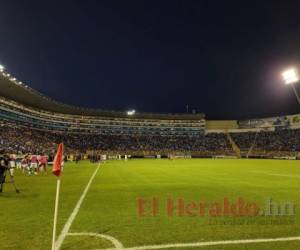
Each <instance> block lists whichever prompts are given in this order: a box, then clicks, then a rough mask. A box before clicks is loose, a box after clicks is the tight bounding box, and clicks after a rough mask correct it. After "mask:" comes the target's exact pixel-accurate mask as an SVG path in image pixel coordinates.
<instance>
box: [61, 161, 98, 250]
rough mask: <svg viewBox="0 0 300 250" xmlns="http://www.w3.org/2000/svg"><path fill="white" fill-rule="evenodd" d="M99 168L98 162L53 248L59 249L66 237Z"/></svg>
mask: <svg viewBox="0 0 300 250" xmlns="http://www.w3.org/2000/svg"><path fill="white" fill-rule="evenodd" d="M99 168H100V163H99V164H98V166H97V168H96V170H95V171H94V173H93V175H92V176H91V178H90V180H89V182H88V184H87V185H86V187H85V189H84V191H83V193H82V195H81V196H80V199H79V200H78V202H77V204H76V206H75V208H74V210H73V212H72V214H71V215H70V217H69V219H68V220H67V222H66V224H65V225H64V228H63V230H62V231H61V233H60V235H59V236H58V238H57V241H56V243H55V249H56V250H59V249H60V247H61V245H62V243H63V241H64V239H65V238H66V236H67V234H68V232H69V230H70V227H71V225H72V223H73V221H74V219H75V217H76V215H77V214H78V211H79V209H80V206H81V204H82V202H83V200H84V198H85V196H86V194H87V192H88V190H89V188H90V186H91V184H92V181H93V179H94V178H95V176H96V174H97V172H98V170H99Z"/></svg>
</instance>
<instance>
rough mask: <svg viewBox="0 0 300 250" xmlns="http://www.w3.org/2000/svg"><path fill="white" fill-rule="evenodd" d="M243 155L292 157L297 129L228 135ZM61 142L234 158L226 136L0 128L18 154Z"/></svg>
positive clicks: (7, 146) (69, 148) (6, 146)
mask: <svg viewBox="0 0 300 250" xmlns="http://www.w3.org/2000/svg"><path fill="white" fill-rule="evenodd" d="M230 135H231V137H232V138H233V140H234V141H235V143H236V145H237V146H238V147H239V148H240V150H241V153H242V155H247V154H249V153H256V154H265V155H268V154H278V155H280V154H285V153H288V154H295V152H299V151H300V130H291V129H285V130H278V131H272V132H271V131H260V132H243V133H231V134H230ZM60 142H63V143H64V144H65V148H66V152H67V153H68V152H74V153H85V152H86V151H89V150H93V151H100V152H101V151H102V152H115V153H126V154H130V153H132V152H153V153H155V154H156V153H157V154H159V153H166V154H167V153H172V152H192V153H195V152H196V153H198V154H201V155H206V156H214V155H234V152H233V150H232V146H231V144H230V142H229V140H228V139H227V135H226V134H225V133H207V134H199V135H197V136H159V135H152V136H150V135H141V134H140V135H101V134H72V133H62V132H51V131H40V130H36V129H29V128H25V127H18V126H13V125H8V124H2V125H1V126H0V151H6V152H8V153H20V154H27V153H32V154H41V153H46V154H53V153H54V152H55V150H56V148H57V144H58V143H60Z"/></svg>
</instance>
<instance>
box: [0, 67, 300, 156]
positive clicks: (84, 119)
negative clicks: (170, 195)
mask: <svg viewBox="0 0 300 250" xmlns="http://www.w3.org/2000/svg"><path fill="white" fill-rule="evenodd" d="M0 125H1V137H2V138H1V141H0V143H1V144H2V145H1V144H0V147H2V149H7V144H6V140H10V139H9V138H6V137H7V136H8V134H10V136H11V137H16V136H17V134H19V135H20V134H23V136H24V133H25V134H26V136H27V141H26V140H25V144H26V145H31V144H35V138H42V137H44V138H45V140H46V141H48V145H50V144H53V145H54V144H55V143H58V142H59V141H60V140H65V141H67V146H68V147H69V150H70V151H80V152H82V151H85V152H86V151H91V150H93V151H99V152H102V153H103V152H105V153H108V154H116V153H118V154H131V155H137V156H150V155H158V154H159V155H169V154H174V155H176V154H177V155H180V154H184V155H190V156H201V157H211V156H219V157H221V156H227V157H243V156H246V157H249V156H256V157H295V158H297V157H298V156H299V151H300V132H299V128H300V115H290V116H283V117H272V118H264V119H251V120H244V121H237V120H230V121H209V120H206V119H205V115H204V114H150V113H136V114H134V115H133V116H129V115H128V114H127V113H126V112H120V111H118V112H116V111H106V110H96V109H87V108H81V107H74V106H70V105H66V104H63V103H60V102H57V101H54V100H52V99H50V98H48V97H46V96H44V95H42V94H41V93H39V92H37V91H35V90H33V89H31V88H30V87H28V86H26V85H24V84H23V83H20V82H18V81H17V80H16V79H14V78H11V77H10V76H9V74H7V73H5V72H2V74H0ZM47 134H48V135H50V137H49V136H47ZM31 137H34V138H31ZM51 137H52V138H53V141H51ZM41 140H42V139H41ZM90 141H92V143H91V142H90ZM13 143H16V139H15V140H14V142H12V143H10V144H9V147H8V148H10V149H9V150H11V151H12V150H20V149H21V148H22V147H17V149H16V148H15V149H14V146H13ZM28 148H29V149H30V150H32V149H33V148H34V146H33V145H31V147H27V148H26V146H23V150H22V151H26V150H29V149H28ZM45 150H47V149H43V148H42V146H40V147H39V151H45Z"/></svg>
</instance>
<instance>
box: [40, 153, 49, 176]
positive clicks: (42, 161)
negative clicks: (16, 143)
mask: <svg viewBox="0 0 300 250" xmlns="http://www.w3.org/2000/svg"><path fill="white" fill-rule="evenodd" d="M47 165H48V158H47V156H46V155H45V154H41V156H40V157H39V171H40V168H42V169H43V170H44V171H45V173H46V174H47Z"/></svg>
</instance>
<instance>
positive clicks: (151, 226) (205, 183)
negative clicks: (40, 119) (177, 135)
mask: <svg viewBox="0 0 300 250" xmlns="http://www.w3.org/2000/svg"><path fill="white" fill-rule="evenodd" d="M95 168H96V164H91V163H88V162H82V163H80V164H78V165H76V164H74V163H68V164H66V167H65V169H64V173H63V178H62V187H61V199H60V207H59V224H58V232H59V233H60V231H61V229H62V227H63V225H64V224H65V222H66V220H67V219H68V217H69V215H70V213H71V212H72V211H73V208H74V206H75V205H76V203H77V201H78V199H79V197H80V196H81V194H82V192H83V190H84V188H85V186H86V184H87V182H88V180H89V178H90V177H91V175H92V173H93V172H94V170H95ZM16 182H17V185H18V186H19V187H20V189H21V194H15V193H14V192H13V188H12V187H11V186H10V185H9V184H7V185H6V188H5V192H4V193H3V194H1V195H0V220H1V224H0V225H1V230H0V249H13V250H15V249H22V250H23V249H50V247H51V233H52V219H53V209H54V197H55V188H56V181H55V177H54V176H52V175H51V174H48V175H47V176H44V175H43V174H41V175H39V176H25V175H23V174H22V173H20V172H17V174H16ZM153 197H156V198H157V199H158V200H159V213H158V215H157V216H155V217H153V216H150V215H149V216H148V215H147V216H144V217H141V216H139V215H138V213H137V199H138V198H144V199H149V200H150V199H151V198H153ZM224 197H228V198H229V200H230V201H231V202H234V201H236V199H237V198H238V197H242V198H243V199H244V200H245V201H246V202H255V203H257V204H258V205H259V206H261V207H263V206H264V204H265V202H266V199H267V198H268V197H271V198H272V199H273V200H274V202H286V201H289V202H292V203H294V204H295V205H296V215H295V216H284V217H278V216H273V217H262V216H259V217H252V218H249V217H214V218H213V217H210V216H209V215H208V214H206V215H205V216H194V217H191V216H187V215H186V216H177V215H174V216H173V217H169V216H168V215H167V213H166V208H165V202H166V200H167V199H168V198H171V199H174V200H176V199H178V198H182V199H184V201H185V202H186V203H188V202H193V201H194V202H206V203H210V202H220V203H222V202H223V198H224ZM299 205H300V166H299V162H298V161H280V160H278V161H274V160H210V159H207V160H205V159H201V160H197V159H192V160H158V159H156V160H128V161H127V162H125V161H117V160H116V161H109V162H107V163H105V164H104V165H102V166H101V168H100V170H99V172H98V174H97V175H96V177H95V179H94V182H93V183H92V185H91V188H90V190H89V192H88V194H87V196H86V197H85V200H84V202H83V204H82V206H81V208H80V211H79V213H78V215H77V217H76V219H75V221H74V223H73V224H72V226H71V230H70V231H71V232H94V233H100V234H107V235H111V236H113V237H115V238H116V239H118V240H119V241H120V242H122V243H123V245H124V246H125V247H134V246H141V245H155V244H168V243H185V242H198V241H217V240H235V239H252V238H273V237H286V236H300V223H299V222H300V220H299V218H300V216H299V214H298V210H297V208H298V207H299ZM111 246H112V245H111V244H110V243H109V242H107V241H106V240H103V239H94V238H90V237H86V236H85V237H74V236H72V237H70V236H68V237H67V238H66V239H65V241H64V244H63V246H62V249H65V250H67V249H68V250H69V249H70V250H71V249H83V250H85V249H96V248H105V247H111ZM299 246H300V241H294V242H272V243H259V244H247V245H227V246H211V247H203V248H201V249H224V250H227V249H254V248H255V249H272V250H274V249H287V248H290V249H296V248H297V247H298V248H299ZM178 249H183V248H178Z"/></svg>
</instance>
